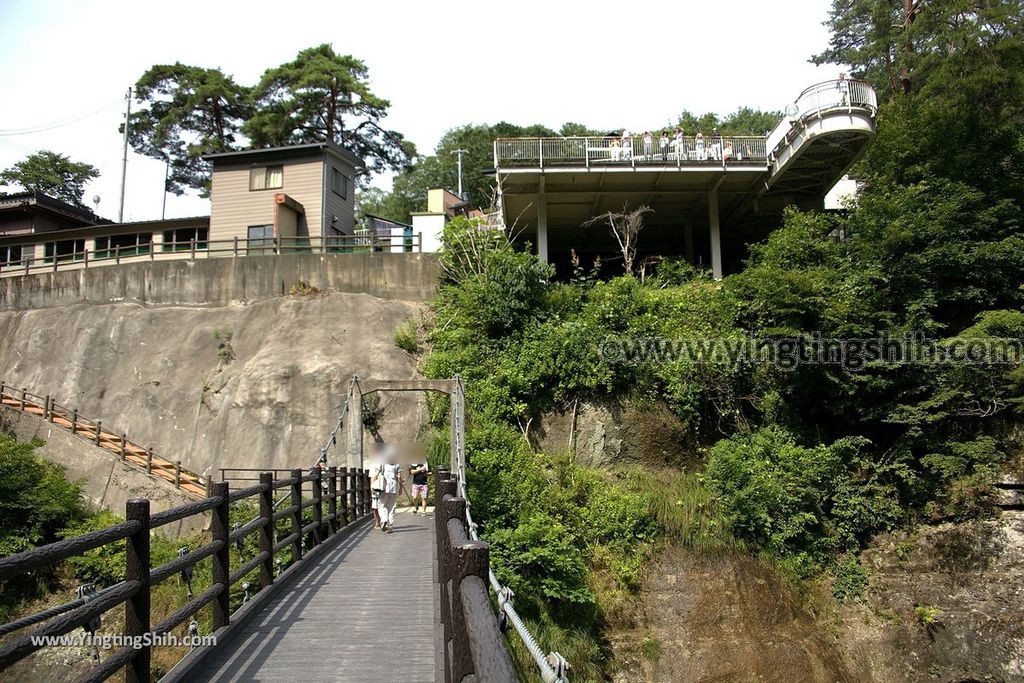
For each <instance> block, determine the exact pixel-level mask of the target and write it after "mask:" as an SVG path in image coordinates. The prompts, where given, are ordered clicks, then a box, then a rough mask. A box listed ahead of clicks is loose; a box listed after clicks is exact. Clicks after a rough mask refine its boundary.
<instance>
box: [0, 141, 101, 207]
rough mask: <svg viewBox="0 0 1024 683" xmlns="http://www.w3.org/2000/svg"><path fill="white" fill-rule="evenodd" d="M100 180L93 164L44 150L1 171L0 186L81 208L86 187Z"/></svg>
mask: <svg viewBox="0 0 1024 683" xmlns="http://www.w3.org/2000/svg"><path fill="white" fill-rule="evenodd" d="M99 176H100V172H99V171H98V170H97V169H96V167H95V166H93V165H92V164H86V163H83V162H77V161H71V159H69V158H68V157H67V156H65V155H63V154H59V153H57V152H50V151H47V150H43V151H41V152H35V153H33V154H30V155H28V156H27V157H25V158H24V159H22V160H21V161H19V162H18V163H16V164H14V165H13V166H11V167H10V168H8V169H6V170H4V171H0V183H6V184H11V185H20V186H21V187H23V188H25V189H26V190H28V191H30V192H41V193H43V194H47V195H50V196H51V197H56V198H57V199H62V200H64V201H66V202H67V203H68V204H74V205H75V206H84V204H83V203H82V195H83V194H84V193H85V184H86V183H88V182H89V181H90V180H93V179H95V178H99Z"/></svg>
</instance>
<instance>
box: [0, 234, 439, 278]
mask: <svg viewBox="0 0 1024 683" xmlns="http://www.w3.org/2000/svg"><path fill="white" fill-rule="evenodd" d="M125 234H130V233H125ZM46 235H47V237H49V238H50V239H48V240H47V243H49V242H54V241H55V240H54V237H55V236H59V233H56V234H55V233H46ZM115 236H116V235H115ZM80 239H81V238H80ZM56 241H57V242H60V241H65V240H60V239H57V240H56ZM66 241H68V242H71V241H78V240H70V239H69V240H66ZM85 241H86V243H88V242H90V241H91V239H89V240H85ZM22 249H23V251H27V252H28V254H23V255H22V257H21V258H18V259H12V260H5V261H0V277H13V276H19V275H31V274H33V273H46V272H54V271H59V270H78V269H83V268H93V267H97V266H106V265H117V264H121V263H137V262H139V261H171V260H182V259H189V260H195V259H207V258H217V257H241V256H273V255H281V254H358V253H378V252H383V253H408V252H416V253H421V252H422V250H423V236H422V234H419V233H417V234H414V235H377V234H366V235H336V236H329V237H319V236H316V237H265V238H254V239H245V238H234V239H224V240H210V239H192V240H188V241H177V242H169V241H168V242H155V243H154V242H149V243H146V244H133V245H131V246H129V247H119V246H116V245H115V246H111V247H104V248H102V249H89V248H87V247H86V248H83V249H81V250H75V251H71V252H57V253H55V254H51V255H47V256H35V255H34V249H35V245H34V244H26V245H22ZM29 254H32V255H29Z"/></svg>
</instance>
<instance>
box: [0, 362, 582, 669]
mask: <svg viewBox="0 0 1024 683" xmlns="http://www.w3.org/2000/svg"><path fill="white" fill-rule="evenodd" d="M384 391H429V392H439V393H442V394H445V395H447V396H448V397H449V399H450V404H451V409H450V419H451V444H450V459H449V462H448V467H447V468H440V469H436V470H435V472H434V480H435V481H434V484H435V485H434V490H433V496H434V501H433V502H434V511H433V515H432V516H430V515H427V516H424V515H413V514H412V513H411V511H403V512H401V513H400V514H399V516H398V519H397V521H396V524H395V528H394V533H392V534H383V533H381V532H379V531H376V530H375V529H374V527H373V524H372V523H371V520H372V515H371V510H370V501H371V495H372V492H371V490H370V477H369V473H368V471H367V470H366V468H365V467H364V466H363V454H362V442H363V439H362V430H363V420H362V404H363V397H364V396H366V395H368V394H371V393H374V392H384ZM37 398H39V397H34V396H31V395H28V394H27V393H26V391H25V389H22V390H21V391H20V392H13V393H12V392H8V393H7V394H6V395H5V393H4V391H3V390H2V389H0V399H4V400H3V401H2V404H3V405H4V406H6V407H7V408H8V409H18V410H22V411H23V412H28V413H30V414H35V415H37V416H38V417H40V418H41V419H46V420H50V421H51V422H54V423H55V424H60V425H61V426H64V427H65V428H68V429H70V430H71V431H72V433H75V434H76V435H81V436H83V437H84V438H89V439H90V440H93V441H95V442H96V444H97V446H99V447H101V448H106V449H107V450H110V451H113V452H114V453H116V454H119V455H120V456H121V457H122V459H126V460H128V461H132V459H133V458H134V464H135V465H136V466H139V467H145V466H147V464H148V471H149V473H150V474H151V476H154V477H160V478H163V479H165V480H168V482H171V481H173V482H175V484H176V485H177V486H179V487H180V488H183V489H185V488H186V484H187V490H188V492H189V493H190V494H192V495H193V497H194V498H195V501H194V502H191V503H188V504H185V505H182V506H180V507H176V508H172V509H168V510H162V511H159V512H152V511H151V510H150V503H149V501H148V500H145V499H133V500H130V501H128V503H127V505H126V509H125V521H123V522H121V523H119V524H115V525H113V526H110V527H107V528H104V529H101V530H98V531H93V532H90V533H87V534H84V535H82V536H78V537H74V538H68V539H65V540H62V541H59V542H56V543H52V544H50V545H46V546H42V547H38V548H34V549H31V550H27V551H24V552H21V553H17V554H14V555H10V556H7V557H3V558H0V581H9V580H11V579H15V578H17V577H19V576H25V575H29V574H30V573H31V572H34V571H36V570H38V569H39V568H41V567H46V566H52V565H53V564H55V563H58V562H61V561H64V560H67V559H68V558H72V557H75V556H80V555H82V554H84V553H86V552H88V551H90V550H93V549H96V548H100V547H103V546H105V545H109V544H113V543H122V542H123V543H125V548H126V553H125V567H124V577H125V578H124V580H123V581H120V582H118V583H116V584H114V585H111V586H106V587H103V588H101V589H98V590H97V588H96V587H93V586H89V585H87V586H82V587H81V588H80V589H79V591H78V593H79V597H78V598H77V599H76V600H73V601H69V602H67V603H65V604H62V605H57V606H54V607H50V608H48V609H46V610H44V611H41V612H38V613H35V614H31V615H27V616H24V617H21V618H19V619H16V620H14V621H11V622H8V623H6V624H3V625H0V638H2V639H3V640H2V641H0V642H2V644H0V673H2V672H5V671H7V670H9V669H10V668H11V667H12V666H15V665H16V664H17V663H18V662H19V661H20V660H23V659H24V658H26V657H29V656H31V655H33V653H35V652H36V651H38V650H40V649H42V648H44V647H53V646H54V645H52V643H54V642H58V643H60V642H61V641H59V640H55V639H59V638H60V637H62V636H69V635H70V636H72V637H74V636H75V635H77V636H79V640H80V641H82V642H92V643H97V642H100V641H101V638H102V639H103V640H102V642H107V643H115V644H116V647H108V648H103V649H100V648H96V649H95V650H94V661H93V663H92V666H91V667H90V668H89V669H88V670H87V671H86V672H85V673H84V674H83V675H81V676H80V677H79V678H78V680H79V681H104V680H108V679H110V678H112V677H114V676H117V675H119V674H121V675H122V676H123V678H124V680H125V681H127V682H129V683H142V682H146V681H150V680H154V679H156V678H159V680H162V681H169V682H174V681H280V680H287V679H290V678H303V679H305V680H309V681H352V682H359V681H374V682H379V681H399V680H400V681H407V682H410V683H415V682H420V681H445V682H450V681H477V682H481V683H483V682H489V681H494V682H497V683H505V682H511V681H517V680H521V679H523V677H524V676H525V677H529V678H535V679H537V680H541V681H544V682H545V683H566V682H567V681H568V666H567V664H566V662H565V660H564V658H563V657H562V656H561V655H559V654H558V653H556V652H551V653H544V651H543V650H542V649H541V647H540V646H539V645H538V643H537V641H536V640H535V638H534V636H533V635H532V634H531V633H530V631H529V629H528V627H527V626H526V624H525V623H524V622H523V620H522V619H521V618H520V616H519V614H518V613H517V612H516V610H515V607H514V600H513V598H514V596H513V594H512V592H511V590H509V589H508V587H506V586H503V585H502V584H501V583H500V582H499V581H498V579H497V577H496V576H495V574H494V572H493V571H492V570H491V568H490V558H489V548H488V545H487V544H486V543H485V542H482V541H481V540H480V538H479V535H478V526H477V523H476V522H475V521H474V520H473V516H472V512H471V510H472V507H471V504H470V501H469V500H468V490H467V485H466V468H467V463H466V457H465V448H464V444H465V441H464V436H465V431H464V428H465V425H464V411H465V408H464V405H465V402H464V388H463V384H462V382H461V380H459V379H458V378H455V379H452V380H397V381H388V380H360V379H359V378H358V377H353V378H352V381H351V382H350V384H349V389H348V394H347V398H346V400H345V401H344V403H343V404H342V408H341V411H340V415H339V417H338V420H337V423H336V424H335V425H334V426H333V429H332V430H331V431H330V433H329V434H328V437H327V439H326V442H325V445H324V447H323V448H322V449H321V450H320V452H319V454H317V457H316V459H315V462H313V464H312V465H311V466H309V467H301V468H297V469H293V470H291V471H288V472H281V471H266V472H259V473H258V476H256V477H253V478H252V479H253V480H254V481H256V482H258V483H255V484H252V485H248V486H233V485H232V482H231V481H216V482H210V481H202V480H201V478H199V477H197V476H195V475H192V474H191V473H186V475H185V476H184V477H183V476H182V474H181V467H180V464H177V463H170V462H169V461H165V460H163V459H157V460H155V461H154V456H153V455H152V450H151V449H145V450H143V449H140V448H138V447H136V446H133V445H131V444H130V442H128V441H127V439H126V438H125V437H124V435H123V433H122V434H120V435H118V434H111V433H109V432H106V431H104V430H103V428H102V425H100V424H96V423H92V422H87V421H82V420H80V418H79V416H78V415H77V411H73V413H71V414H69V413H68V412H67V411H66V409H63V408H61V407H60V406H58V405H57V404H56V403H55V402H53V401H52V399H51V398H50V397H41V398H43V401H42V402H41V403H40V402H39V401H38V400H36V399H37ZM346 428H347V429H346ZM346 434H347V437H348V438H347V442H346V441H345V440H344V436H345V435H346ZM147 451H148V453H147ZM332 458H333V460H334V462H332ZM154 462H156V463H157V465H156V467H155V469H154V465H153V463H154ZM342 462H344V463H345V464H341V463H342ZM154 472H155V473H154ZM245 483H249V482H245ZM199 491H205V495H199V493H198V492H199ZM255 509H258V513H254V514H253V516H252V518H251V519H249V520H248V521H237V520H236V521H234V522H233V523H232V512H233V511H234V512H235V514H234V517H235V518H238V516H239V512H240V511H245V510H255ZM195 515H204V516H207V517H208V519H209V523H208V526H209V532H210V533H209V535H210V540H209V541H208V542H206V543H204V544H203V545H201V546H200V547H197V548H183V549H182V550H181V551H179V553H178V556H177V557H176V558H175V559H174V560H171V561H169V562H166V563H164V564H160V565H156V566H155V565H154V563H153V557H152V553H151V548H150V539H151V534H152V532H153V531H154V530H159V529H160V528H161V527H164V526H165V525H168V524H171V523H173V522H177V521H180V520H183V519H186V518H189V517H192V516H195ZM251 537H255V539H256V543H255V544H253V543H252V541H249V539H250V538H251ZM252 547H255V548H257V550H255V551H252V552H250V553H249V554H248V556H247V555H246V553H245V549H246V548H252ZM200 563H209V566H210V568H211V572H210V576H211V579H210V581H209V585H204V586H198V585H197V586H196V594H193V591H192V587H193V586H192V581H193V577H195V576H196V570H197V568H199V567H200ZM175 577H177V578H178V579H179V580H180V581H183V582H184V583H185V584H186V585H187V586H188V592H187V594H186V597H184V598H183V602H182V604H181V605H180V606H179V607H178V608H177V609H175V610H174V611H172V612H170V613H168V614H155V613H154V609H153V603H152V592H153V588H154V586H157V585H159V584H160V583H162V582H164V581H168V580H171V579H173V578H175ZM492 605H496V608H495V607H493V606H492ZM114 610H121V611H123V626H120V624H121V621H120V620H118V619H112V618H110V617H111V616H112V615H113V611H114ZM108 624H118V626H117V627H116V628H117V629H118V631H117V632H116V633H113V632H111V628H113V627H112V626H109V625H108ZM86 635H88V638H84V639H83V638H82V637H83V636H86ZM510 639H516V640H519V641H521V644H522V646H523V649H524V651H526V652H528V653H529V655H530V658H531V659H532V666H531V670H530V671H517V670H516V668H515V666H514V665H513V662H512V658H511V656H510V653H509V649H508V642H509V640H510ZM60 646H62V645H57V647H60ZM164 646H177V647H179V648H183V651H184V652H185V654H184V656H183V657H182V658H181V659H180V660H179V661H178V662H177V663H176V664H175V665H174V666H173V667H172V668H170V670H169V671H166V672H165V673H164V672H161V671H158V669H157V667H155V666H154V661H153V653H154V648H155V647H164ZM160 673H163V675H162V676H160V675H159V674H160Z"/></svg>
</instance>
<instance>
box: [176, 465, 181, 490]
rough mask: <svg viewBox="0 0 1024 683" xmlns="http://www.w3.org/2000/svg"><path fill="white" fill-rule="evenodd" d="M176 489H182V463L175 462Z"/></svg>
mask: <svg viewBox="0 0 1024 683" xmlns="http://www.w3.org/2000/svg"><path fill="white" fill-rule="evenodd" d="M174 488H176V489H180V488H181V461H180V460H175V461H174Z"/></svg>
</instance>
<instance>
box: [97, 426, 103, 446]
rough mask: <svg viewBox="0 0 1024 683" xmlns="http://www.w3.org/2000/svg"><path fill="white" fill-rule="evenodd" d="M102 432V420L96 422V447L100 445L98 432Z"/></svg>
mask: <svg viewBox="0 0 1024 683" xmlns="http://www.w3.org/2000/svg"><path fill="white" fill-rule="evenodd" d="M102 431H103V420H96V445H97V446H99V445H100V432H102Z"/></svg>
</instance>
